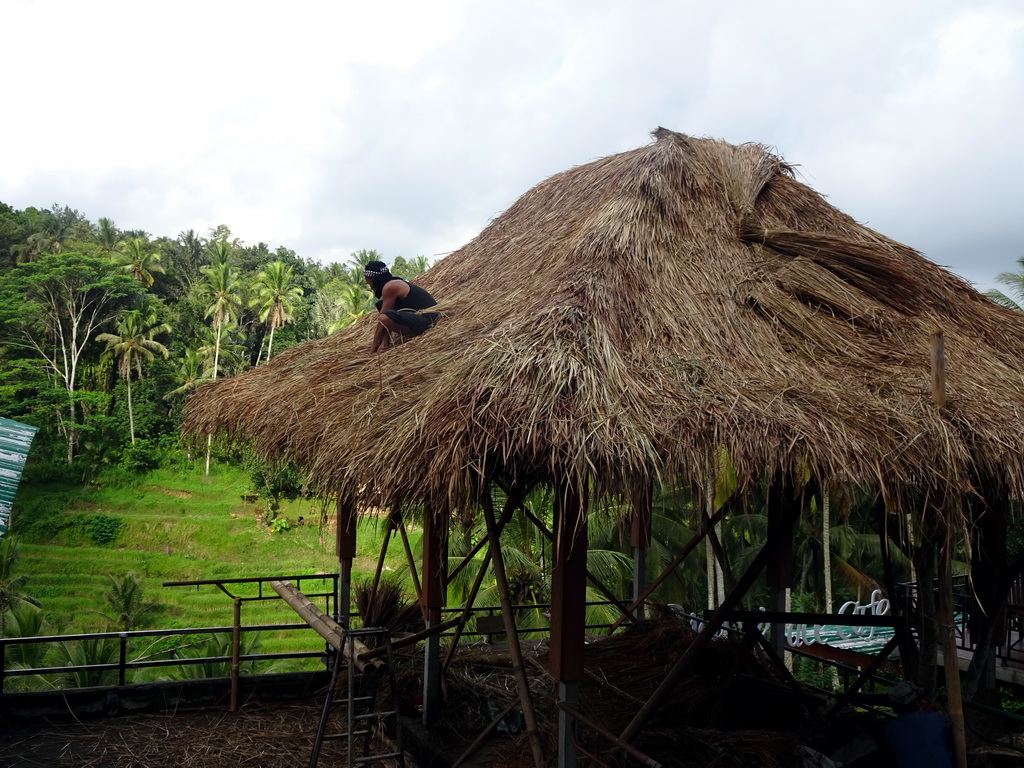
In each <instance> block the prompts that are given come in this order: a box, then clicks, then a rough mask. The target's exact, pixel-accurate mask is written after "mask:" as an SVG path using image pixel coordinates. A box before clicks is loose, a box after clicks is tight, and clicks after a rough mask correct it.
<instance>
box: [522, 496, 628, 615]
mask: <svg viewBox="0 0 1024 768" xmlns="http://www.w3.org/2000/svg"><path fill="white" fill-rule="evenodd" d="M522 512H523V514H524V515H526V517H527V519H528V520H529V521H530V522H531V523H533V524H534V525H535V526H536V528H537V530H538V531H540V532H541V534H542V535H543V536H544V538H546V539H547V540H548V541H549V542H551V543H552V544H554V543H555V534H553V533H552V532H551V530H550V529H549V528H548V527H547V526H546V525H544V521H543V520H541V519H540V518H539V517H537V516H536V515H535V514H533V512H531V511H530V510H528V509H527V508H526V507H523V508H522ZM586 576H587V579H588V580H589V581H590V583H591V584H593V585H594V588H595V589H597V591H598V592H600V593H601V594H602V595H604V596H605V598H607V599H608V600H609V601H610V602H612V603H614V604H615V605H617V606H619V607H620V608H621V606H622V603H623V602H624V601H623V600H620V599H619V597H618V596H617V595H615V593H613V592H612V591H611V590H610V589H608V587H606V586H605V584H604V582H603V581H601V580H600V579H599V578H597V576H595V575H594V574H593V573H591V571H590V569H589V568H588V569H586ZM624 616H625V617H626V618H629V619H634V617H633V615H632V614H628V613H627V614H624Z"/></svg>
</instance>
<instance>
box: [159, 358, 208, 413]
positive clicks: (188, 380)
mask: <svg viewBox="0 0 1024 768" xmlns="http://www.w3.org/2000/svg"><path fill="white" fill-rule="evenodd" d="M204 359H205V356H204V354H203V351H202V350H199V349H186V350H185V356H184V357H183V358H182V359H181V365H179V366H178V381H180V382H181V385H180V386H178V387H177V388H175V389H172V390H171V391H170V392H168V393H167V394H166V395H164V400H169V399H170V398H172V397H175V396H177V395H187V394H188V393H189V392H192V391H194V390H196V389H198V388H199V387H200V386H201V385H203V384H205V383H206V382H208V381H210V378H209V377H208V376H204V375H203V362H204Z"/></svg>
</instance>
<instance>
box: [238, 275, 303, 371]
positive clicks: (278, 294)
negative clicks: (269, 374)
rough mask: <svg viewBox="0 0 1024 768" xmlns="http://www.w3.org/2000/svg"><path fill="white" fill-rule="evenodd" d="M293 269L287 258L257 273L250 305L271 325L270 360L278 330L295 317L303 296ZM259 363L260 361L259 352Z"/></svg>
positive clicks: (268, 353)
mask: <svg viewBox="0 0 1024 768" xmlns="http://www.w3.org/2000/svg"><path fill="white" fill-rule="evenodd" d="M293 271H294V270H293V268H292V266H291V265H287V264H285V263H284V262H283V261H272V262H270V263H269V264H267V265H266V266H265V267H264V268H263V271H261V272H260V273H259V274H258V275H257V276H256V281H255V286H254V287H255V296H253V299H252V302H251V303H250V306H252V307H255V308H256V309H258V312H259V318H260V320H262V321H263V322H265V323H266V324H267V327H268V328H270V339H269V340H268V341H267V362H268V363H269V362H270V353H271V351H272V350H273V348H274V331H275V330H277V329H278V328H280V327H281V326H283V325H284V324H285V323H289V322H291V321H292V319H293V318H292V313H293V312H294V311H295V306H296V304H297V303H298V301H299V299H301V298H302V288H300V287H299V286H298V285H296V284H295V282H294V277H293ZM262 352H263V347H262V345H261V346H260V353H261V354H262ZM256 364H257V365H259V356H257V358H256Z"/></svg>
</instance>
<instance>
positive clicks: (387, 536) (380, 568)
mask: <svg viewBox="0 0 1024 768" xmlns="http://www.w3.org/2000/svg"><path fill="white" fill-rule="evenodd" d="M394 530H395V511H394V510H390V511H389V512H388V521H387V523H386V524H385V526H384V541H383V542H382V543H381V545H380V555H378V556H377V568H376V570H375V571H374V572H373V587H372V588H371V589H370V591H371V592H376V591H377V587H378V586H380V577H381V575H382V574H383V573H384V561H385V560H386V559H387V556H388V546H389V545H390V544H391V534H392V532H393V531H394Z"/></svg>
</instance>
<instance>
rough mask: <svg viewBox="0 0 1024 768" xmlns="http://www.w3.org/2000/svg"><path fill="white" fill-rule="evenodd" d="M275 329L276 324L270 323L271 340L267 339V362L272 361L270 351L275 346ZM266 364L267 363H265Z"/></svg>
mask: <svg viewBox="0 0 1024 768" xmlns="http://www.w3.org/2000/svg"><path fill="white" fill-rule="evenodd" d="M274 330H275V326H274V324H273V323H271V324H270V340H269V341H267V363H269V362H270V352H271V350H272V349H273V348H274ZM264 365H266V363H264Z"/></svg>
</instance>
